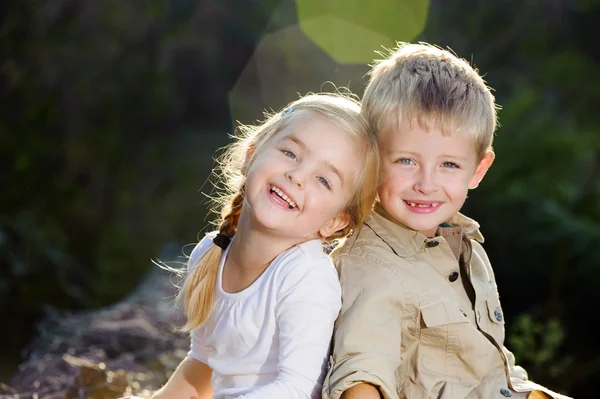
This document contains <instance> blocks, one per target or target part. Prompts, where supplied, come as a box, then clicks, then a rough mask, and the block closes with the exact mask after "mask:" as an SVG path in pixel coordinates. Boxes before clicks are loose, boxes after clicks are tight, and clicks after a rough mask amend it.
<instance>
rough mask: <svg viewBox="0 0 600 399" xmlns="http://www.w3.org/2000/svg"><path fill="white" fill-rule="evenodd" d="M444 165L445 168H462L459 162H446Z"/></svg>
mask: <svg viewBox="0 0 600 399" xmlns="http://www.w3.org/2000/svg"><path fill="white" fill-rule="evenodd" d="M442 166H443V167H444V168H451V169H460V166H458V165H457V164H455V163H454V162H444V163H443V164H442Z"/></svg>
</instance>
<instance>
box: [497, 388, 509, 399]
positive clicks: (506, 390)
mask: <svg viewBox="0 0 600 399" xmlns="http://www.w3.org/2000/svg"><path fill="white" fill-rule="evenodd" d="M500 393H501V394H502V396H504V397H506V398H510V397H511V396H512V392H511V391H509V390H508V389H506V388H502V389H501V390H500Z"/></svg>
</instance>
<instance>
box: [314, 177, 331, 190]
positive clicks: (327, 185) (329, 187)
mask: <svg viewBox="0 0 600 399" xmlns="http://www.w3.org/2000/svg"><path fill="white" fill-rule="evenodd" d="M317 180H318V181H319V183H321V184H322V185H323V186H325V188H327V189H331V184H329V180H327V179H326V178H324V177H317Z"/></svg>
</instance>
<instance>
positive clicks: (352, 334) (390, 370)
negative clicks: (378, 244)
mask: <svg viewBox="0 0 600 399" xmlns="http://www.w3.org/2000/svg"><path fill="white" fill-rule="evenodd" d="M365 256H366V255H365ZM377 262H380V261H379V260H378V259H367V258H363V257H350V256H342V257H340V258H339V259H338V260H337V262H336V263H337V266H338V269H339V271H340V279H341V283H342V300H343V307H342V311H341V314H340V316H339V318H338V320H337V322H336V327H335V333H334V349H333V360H332V367H331V369H330V370H329V373H328V376H327V378H326V379H325V386H324V387H323V398H324V399H339V398H340V396H341V395H342V393H343V392H344V391H346V390H348V389H349V388H351V387H352V386H354V385H358V384H360V383H368V384H372V385H374V386H376V387H378V389H379V391H380V393H381V395H383V397H384V398H385V399H397V398H398V394H397V392H396V377H395V372H396V369H397V368H398V367H399V364H400V344H401V339H400V337H401V319H402V307H401V304H400V303H399V301H398V300H397V299H396V298H400V297H401V294H399V292H398V291H400V290H401V287H399V286H398V284H392V283H391V282H393V281H394V280H390V279H391V278H392V279H393V278H394V276H393V275H392V274H391V273H389V272H387V271H386V270H385V269H384V268H377V269H375V268H373V267H371V266H372V265H374V264H375V263H377Z"/></svg>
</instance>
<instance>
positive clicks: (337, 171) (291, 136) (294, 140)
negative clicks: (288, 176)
mask: <svg viewBox="0 0 600 399" xmlns="http://www.w3.org/2000/svg"><path fill="white" fill-rule="evenodd" d="M287 139H289V140H291V141H293V142H294V143H296V144H298V146H299V147H300V148H302V149H303V150H306V144H304V142H303V141H302V140H300V139H299V138H298V137H296V136H294V135H293V134H290V135H289V136H288V137H287ZM323 163H324V164H325V166H326V167H328V168H329V169H331V170H332V171H333V173H335V174H336V175H337V176H338V177H339V179H340V180H341V181H342V185H343V184H344V178H343V177H342V173H341V172H340V171H339V170H338V168H336V167H335V165H334V164H332V163H331V162H328V161H324V162H323Z"/></svg>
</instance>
